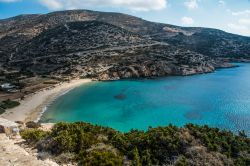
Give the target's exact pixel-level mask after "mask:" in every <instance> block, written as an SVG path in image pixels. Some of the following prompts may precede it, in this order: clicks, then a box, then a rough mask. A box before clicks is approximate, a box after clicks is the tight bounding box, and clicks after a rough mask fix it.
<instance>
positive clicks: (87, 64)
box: [8, 21, 225, 80]
mask: <svg viewBox="0 0 250 166" xmlns="http://www.w3.org/2000/svg"><path fill="white" fill-rule="evenodd" d="M224 65H225V63H221V62H218V61H215V60H213V59H211V58H209V57H206V56H204V55H202V54H199V53H196V52H192V51H188V50H186V49H183V48H178V47H175V46H172V45H168V44H167V43H160V42H157V41H153V40H150V39H148V38H146V37H142V36H140V35H137V34H134V33H133V32H130V31H127V30H125V29H122V28H120V27H117V26H114V25H111V24H108V23H103V22H98V21H85V22H70V23H65V24H63V25H60V26H57V27H55V28H52V29H49V30H47V31H44V32H42V33H41V34H40V35H38V36H36V37H34V38H33V39H31V40H30V41H28V42H27V43H26V44H23V45H21V46H19V47H17V49H16V52H15V53H13V54H12V56H11V58H10V59H9V61H8V66H12V67H14V68H18V69H19V70H21V71H25V70H29V72H33V73H36V74H43V75H44V74H51V75H62V76H63V75H69V76H73V75H76V76H82V77H91V78H97V79H99V80H110V79H112V80H113V79H121V78H131V77H152V76H166V75H190V74H195V73H206V72H211V71H213V70H214V69H215V68H216V67H223V66H224Z"/></svg>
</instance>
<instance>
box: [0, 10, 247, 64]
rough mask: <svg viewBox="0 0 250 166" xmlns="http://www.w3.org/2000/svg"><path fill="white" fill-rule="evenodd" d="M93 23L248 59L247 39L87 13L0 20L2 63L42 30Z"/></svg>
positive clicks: (180, 45) (28, 16)
mask: <svg viewBox="0 0 250 166" xmlns="http://www.w3.org/2000/svg"><path fill="white" fill-rule="evenodd" d="M89 20H97V21H102V22H106V23H110V24H113V25H115V26H118V27H121V28H123V29H126V30H128V31H131V32H134V33H137V34H140V35H143V36H147V37H150V38H152V39H153V40H156V41H160V42H167V43H168V44H171V45H174V46H177V47H182V48H186V49H189V50H191V51H196V52H198V53H201V54H204V55H207V56H212V57H214V56H215V57H234V58H249V55H250V51H249V50H250V38H249V37H243V36H239V35H233V34H229V33H226V32H223V31H220V30H215V29H208V28H184V27H178V26H173V25H168V24H161V23H154V22H149V21H145V20H143V19H140V18H137V17H133V16H129V15H125V14H120V13H105V12H96V11H89V10H71V11H61V12H53V13H49V14H44V15H21V16H17V17H14V18H9V19H5V20H0V54H1V56H2V57H5V58H3V59H2V61H6V60H7V59H8V57H9V56H10V55H11V53H13V52H15V49H16V47H17V46H19V45H22V44H23V43H24V42H25V41H28V40H30V39H32V38H33V37H35V36H38V35H39V34H40V33H42V32H43V31H46V30H47V29H51V28H53V27H56V26H58V25H61V24H65V23H66V22H74V21H89Z"/></svg>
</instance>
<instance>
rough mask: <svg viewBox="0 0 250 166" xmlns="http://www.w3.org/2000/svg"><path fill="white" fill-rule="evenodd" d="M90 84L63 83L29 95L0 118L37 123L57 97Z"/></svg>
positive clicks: (76, 81)
mask: <svg viewBox="0 0 250 166" xmlns="http://www.w3.org/2000/svg"><path fill="white" fill-rule="evenodd" d="M89 82H91V80H90V79H76V80H71V81H70V82H63V83H60V84H58V85H55V86H53V87H51V88H46V89H42V90H40V91H38V92H35V93H34V94H30V95H28V96H26V97H25V98H24V100H21V101H20V105H19V106H18V107H15V108H13V109H8V110H7V111H6V112H5V113H3V114H1V115H0V117H1V118H5V119H8V120H10V121H23V122H27V121H37V120H39V119H40V116H41V115H42V113H43V111H44V110H45V109H46V107H47V105H49V104H50V103H51V102H53V101H54V100H55V99H56V98H57V97H59V96H60V95H63V94H65V93H67V92H69V91H70V90H72V89H74V88H76V87H78V86H81V85H83V84H86V83H89Z"/></svg>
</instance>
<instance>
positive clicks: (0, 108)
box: [0, 100, 20, 114]
mask: <svg viewBox="0 0 250 166" xmlns="http://www.w3.org/2000/svg"><path fill="white" fill-rule="evenodd" d="M19 105H20V103H19V102H18V101H12V100H5V101H2V102H0V114H2V113H4V112H5V110H6V109H10V108H14V107H17V106H19Z"/></svg>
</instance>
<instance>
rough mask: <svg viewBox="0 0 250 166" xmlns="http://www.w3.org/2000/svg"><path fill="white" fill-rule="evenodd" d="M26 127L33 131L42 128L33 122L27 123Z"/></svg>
mask: <svg viewBox="0 0 250 166" xmlns="http://www.w3.org/2000/svg"><path fill="white" fill-rule="evenodd" d="M25 125H26V127H27V128H32V129H37V128H39V127H41V124H40V123H36V122H33V121H30V122H27V123H25Z"/></svg>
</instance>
